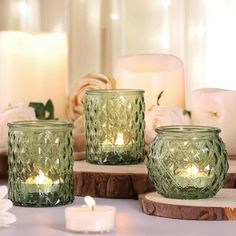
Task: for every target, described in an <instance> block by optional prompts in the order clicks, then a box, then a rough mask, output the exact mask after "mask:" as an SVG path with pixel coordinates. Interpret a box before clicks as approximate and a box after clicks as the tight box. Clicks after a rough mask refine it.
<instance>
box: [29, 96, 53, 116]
mask: <svg viewBox="0 0 236 236" xmlns="http://www.w3.org/2000/svg"><path fill="white" fill-rule="evenodd" d="M29 106H30V107H32V108H34V111H35V115H36V117H37V119H39V120H53V119H55V116H54V106H53V103H52V100H51V99H49V100H48V101H47V102H46V104H45V105H44V104H43V103H42V102H30V103H29Z"/></svg>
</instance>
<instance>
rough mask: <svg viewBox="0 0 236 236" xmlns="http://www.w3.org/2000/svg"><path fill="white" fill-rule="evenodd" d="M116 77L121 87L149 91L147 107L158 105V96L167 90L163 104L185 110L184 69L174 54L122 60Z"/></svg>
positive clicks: (132, 57)
mask: <svg viewBox="0 0 236 236" xmlns="http://www.w3.org/2000/svg"><path fill="white" fill-rule="evenodd" d="M115 78H116V81H117V88H120V89H126V88H127V89H143V90H145V102H146V108H149V107H151V106H152V105H155V104H156V101H157V96H158V94H159V93H160V92H161V91H163V90H164V91H165V92H164V94H163V95H162V98H161V100H160V103H161V105H173V106H178V107H184V102H185V101H184V68H183V63H182V61H181V60H180V59H179V58H177V57H175V56H172V55H164V54H150V55H136V56H126V57H121V58H119V60H118V62H117V65H116V71H115Z"/></svg>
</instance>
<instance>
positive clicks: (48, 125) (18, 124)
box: [7, 120, 73, 129]
mask: <svg viewBox="0 0 236 236" xmlns="http://www.w3.org/2000/svg"><path fill="white" fill-rule="evenodd" d="M7 126H8V127H10V128H32V129H34V128H36V129H55V128H59V129H61V128H72V127H73V125H72V124H71V123H69V122H66V121H58V120H24V121H14V122H10V123H7Z"/></svg>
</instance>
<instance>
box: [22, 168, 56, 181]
mask: <svg viewBox="0 0 236 236" xmlns="http://www.w3.org/2000/svg"><path fill="white" fill-rule="evenodd" d="M25 183H26V184H53V181H52V180H51V179H50V178H48V177H47V176H46V175H44V173H43V172H42V171H41V170H39V175H37V176H36V177H29V178H28V179H27V180H26V181H25Z"/></svg>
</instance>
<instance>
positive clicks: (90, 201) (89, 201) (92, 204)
mask: <svg viewBox="0 0 236 236" xmlns="http://www.w3.org/2000/svg"><path fill="white" fill-rule="evenodd" d="M84 201H85V203H86V204H87V205H88V206H89V207H91V208H92V211H94V207H95V200H94V199H93V198H92V197H90V196H86V197H85V198H84Z"/></svg>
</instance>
